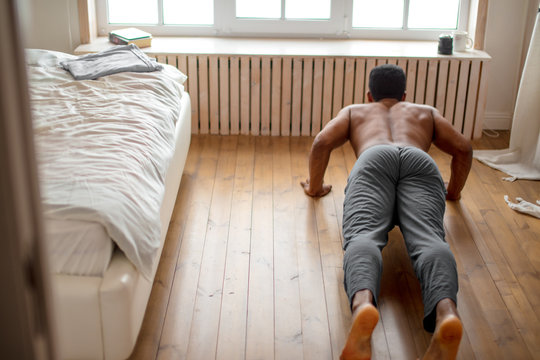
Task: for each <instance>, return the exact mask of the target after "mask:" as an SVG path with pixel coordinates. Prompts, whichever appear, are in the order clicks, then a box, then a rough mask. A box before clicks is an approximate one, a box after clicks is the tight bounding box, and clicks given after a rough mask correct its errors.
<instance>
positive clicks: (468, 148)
mask: <svg viewBox="0 0 540 360" xmlns="http://www.w3.org/2000/svg"><path fill="white" fill-rule="evenodd" d="M453 156H454V157H456V158H459V159H462V161H466V162H471V161H472V157H473V148H472V145H471V142H470V141H468V140H467V141H463V142H462V143H460V144H459V145H458V146H456V147H455V149H454V154H453Z"/></svg>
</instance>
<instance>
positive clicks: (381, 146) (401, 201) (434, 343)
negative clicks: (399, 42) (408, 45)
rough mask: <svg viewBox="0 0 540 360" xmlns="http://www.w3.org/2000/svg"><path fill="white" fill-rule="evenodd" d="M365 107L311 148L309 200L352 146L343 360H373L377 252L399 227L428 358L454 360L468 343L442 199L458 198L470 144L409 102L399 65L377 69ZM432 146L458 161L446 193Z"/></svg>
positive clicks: (351, 110) (347, 114)
mask: <svg viewBox="0 0 540 360" xmlns="http://www.w3.org/2000/svg"><path fill="white" fill-rule="evenodd" d="M369 90H370V91H369V93H368V99H369V101H370V103H369V104H362V105H351V106H348V107H346V108H344V109H343V110H341V111H340V112H339V114H338V115H337V116H336V117H335V118H334V119H333V120H332V121H330V122H329V123H328V124H327V125H326V126H325V127H324V129H323V130H322V131H321V132H320V133H319V134H318V135H317V137H316V138H315V140H314V142H313V146H312V149H311V153H310V156H309V178H308V180H306V181H305V182H302V183H301V185H302V186H303V188H304V191H305V193H306V194H307V195H309V196H313V197H319V196H324V195H326V194H328V193H329V192H330V190H331V185H328V184H324V182H323V177H324V173H325V171H326V167H327V165H328V160H329V158H330V153H331V151H332V150H333V149H335V148H337V147H339V146H341V145H343V144H344V143H345V142H346V141H347V140H349V141H350V143H351V145H352V147H353V149H354V151H355V153H356V156H357V158H358V160H357V161H356V164H355V166H354V168H353V170H352V171H351V174H350V175H349V179H348V182H347V187H346V188H345V200H344V204H343V238H344V244H343V248H344V250H345V255H344V259H343V269H344V273H345V280H344V285H345V290H346V292H347V295H348V297H349V301H350V304H351V309H352V312H353V325H352V328H351V331H350V333H349V337H348V339H347V342H346V344H345V347H344V349H343V352H342V355H341V359H344V360H345V359H370V358H371V334H372V332H373V329H374V328H375V326H376V324H377V322H378V320H379V312H378V310H377V308H376V306H377V297H378V294H379V286H380V277H381V274H382V256H381V251H382V249H383V248H384V246H385V245H386V243H387V241H388V232H389V231H390V230H391V229H392V228H393V227H394V225H399V227H400V230H401V232H402V233H403V237H404V239H405V244H406V247H407V252H408V253H409V257H410V258H411V262H412V264H413V268H414V270H415V273H416V276H417V277H418V279H419V281H420V284H421V287H422V300H423V302H424V320H423V323H424V328H425V329H426V330H427V331H430V332H434V334H433V337H432V339H431V343H430V346H429V348H428V350H427V352H426V354H425V355H424V359H438V360H440V359H455V357H456V355H457V351H458V347H459V342H460V340H461V335H462V331H463V329H462V324H461V321H460V319H459V316H458V313H457V308H456V297H457V291H458V280H457V271H456V263H455V259H454V256H453V254H452V253H451V251H450V248H449V246H448V244H447V243H446V241H445V240H444V236H445V235H444V226H443V217H444V210H445V205H446V204H445V198H446V199H448V200H458V199H459V198H460V193H461V190H462V189H463V186H464V185H465V181H466V179H467V176H468V174H469V170H470V167H471V162H472V149H471V145H470V142H469V141H468V140H467V139H466V138H465V137H464V136H463V135H461V134H460V133H459V132H457V131H456V130H455V129H454V128H453V127H452V125H451V124H450V123H449V122H448V121H447V120H446V119H444V118H443V117H442V116H441V115H440V114H439V112H438V111H437V110H436V109H435V108H433V107H431V106H426V105H417V104H412V103H408V102H404V101H403V100H404V99H405V74H404V72H403V70H401V68H399V67H397V66H395V65H382V66H378V67H376V68H374V69H373V71H372V72H371V74H370V79H369ZM431 143H433V144H435V146H437V147H438V148H439V149H441V150H442V151H444V152H446V153H448V154H450V155H451V156H452V163H451V176H450V181H449V183H448V185H447V186H445V184H444V182H443V180H442V178H441V175H440V173H439V170H438V168H437V166H436V164H435V162H434V161H433V159H432V158H431V157H430V156H429V155H428V154H427V151H428V149H429V147H430V145H431Z"/></svg>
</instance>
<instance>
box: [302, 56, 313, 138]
mask: <svg viewBox="0 0 540 360" xmlns="http://www.w3.org/2000/svg"><path fill="white" fill-rule="evenodd" d="M302 82H303V84H302V124H301V126H302V128H301V134H302V136H309V135H311V121H312V118H311V103H312V96H313V59H312V58H305V59H304V76H303V81H302Z"/></svg>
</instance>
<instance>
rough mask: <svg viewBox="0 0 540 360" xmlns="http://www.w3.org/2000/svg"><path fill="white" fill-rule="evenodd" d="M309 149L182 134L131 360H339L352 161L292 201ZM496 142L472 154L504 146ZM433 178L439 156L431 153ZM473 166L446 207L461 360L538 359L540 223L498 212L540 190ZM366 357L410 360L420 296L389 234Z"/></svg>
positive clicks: (284, 141) (295, 140)
mask: <svg viewBox="0 0 540 360" xmlns="http://www.w3.org/2000/svg"><path fill="white" fill-rule="evenodd" d="M311 142H312V138H301V137H237V136H223V137H217V136H194V137H193V138H192V144H191V148H190V152H189V155H188V159H187V163H186V166H185V170H184V175H183V178H182V183H181V186H180V191H179V194H178V198H177V201H176V207H175V211H174V214H173V218H172V222H171V226H170V228H169V233H168V236H167V240H166V243H165V247H164V250H163V254H162V258H161V263H160V266H159V268H158V273H157V276H156V280H155V283H154V287H153V290H152V294H151V297H150V302H149V306H148V310H147V313H146V316H145V319H144V322H143V327H142V330H141V333H140V336H139V340H138V343H137V346H136V348H135V351H134V353H133V355H132V358H133V359H145V360H147V359H160V360H164V359H338V358H339V354H340V352H341V349H342V346H343V344H344V341H345V337H346V335H347V333H348V329H349V326H350V310H349V305H348V302H347V298H346V295H345V292H344V290H343V286H342V282H343V271H342V249H341V240H342V235H341V222H342V203H343V190H344V187H345V184H346V179H347V175H348V172H349V171H350V170H351V167H352V166H353V164H354V161H355V158H354V154H353V152H352V150H351V148H350V146H349V145H348V144H347V145H345V146H343V147H342V148H339V149H337V150H336V151H334V153H333V154H332V158H331V161H330V164H329V167H328V170H327V174H326V178H325V179H326V182H327V183H330V184H332V185H333V190H332V192H331V193H330V194H329V195H328V196H326V197H324V198H321V199H318V200H317V199H312V198H309V197H307V196H305V195H304V193H303V191H302V189H301V187H300V185H299V182H300V181H301V180H303V179H305V178H306V176H307V157H308V153H309V148H310V145H311ZM507 143H508V134H505V133H503V134H502V135H501V136H500V137H499V138H496V139H491V138H487V137H484V138H483V139H482V140H480V141H477V142H475V144H474V147H475V148H476V149H479V148H504V147H506V146H507ZM430 154H431V155H432V156H433V157H434V158H435V160H436V162H437V164H438V165H439V167H440V169H441V173H442V174H443V177H444V178H445V180H447V179H448V176H449V157H447V156H446V155H445V154H443V153H441V152H440V151H438V150H437V149H434V148H432V150H431V151H430ZM503 176H505V175H504V174H503V173H501V172H498V171H496V170H493V169H491V168H489V167H487V166H485V165H483V164H481V163H479V162H478V161H476V160H474V163H473V168H472V171H471V173H470V176H469V180H468V183H467V185H466V188H465V189H464V191H463V194H462V195H463V197H462V200H461V201H460V202H453V203H451V202H448V203H447V210H446V215H445V226H446V232H447V241H448V242H449V244H450V246H451V248H452V251H453V252H454V254H455V256H456V260H457V264H458V271H459V285H460V292H459V296H458V309H459V311H460V314H461V316H462V318H463V323H464V328H465V334H464V337H463V340H462V344H461V347H460V352H459V358H460V359H511V360H521V359H534V358H536V359H540V321H539V320H540V219H536V218H533V217H531V216H527V215H523V214H519V213H516V212H514V211H513V210H511V209H510V208H508V206H507V205H506V203H505V202H504V200H503V196H504V195H505V194H508V195H509V196H510V197H511V198H515V197H516V196H521V197H523V198H525V199H527V200H529V201H535V200H536V199H540V182H532V181H516V182H513V183H510V182H505V181H502V180H501V178H502V177H503ZM383 258H384V274H383V280H382V290H381V298H380V312H381V320H380V322H379V324H378V325H377V327H376V329H375V334H374V338H373V346H374V358H375V359H416V358H417V357H420V356H422V354H423V353H424V351H425V349H426V347H427V345H428V343H429V340H430V334H428V333H426V332H425V331H424V330H423V328H422V302H421V296H420V288H419V284H418V282H417V280H416V278H415V276H414V273H413V271H412V268H411V265H410V263H409V260H408V257H407V254H406V251H405V247H404V244H403V240H402V237H401V235H400V233H399V231H398V230H397V229H394V230H393V231H392V232H391V234H390V241H389V244H388V246H387V247H386V248H385V250H384V251H383Z"/></svg>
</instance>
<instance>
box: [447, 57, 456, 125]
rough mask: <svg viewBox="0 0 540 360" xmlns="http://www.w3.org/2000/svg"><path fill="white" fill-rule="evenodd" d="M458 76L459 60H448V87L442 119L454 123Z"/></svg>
mask: <svg viewBox="0 0 540 360" xmlns="http://www.w3.org/2000/svg"><path fill="white" fill-rule="evenodd" d="M458 75H459V60H450V69H449V71H448V86H447V88H446V89H447V93H446V105H445V106H444V117H445V118H446V119H447V120H448V121H450V123H452V124H453V123H454V109H455V104H456V92H457V85H458Z"/></svg>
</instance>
